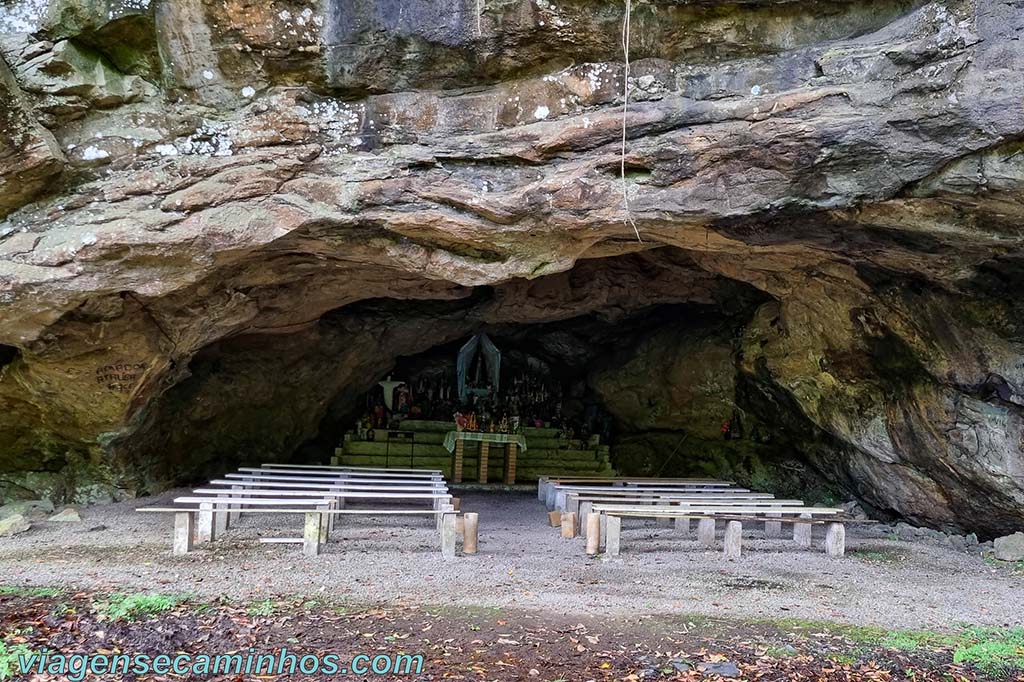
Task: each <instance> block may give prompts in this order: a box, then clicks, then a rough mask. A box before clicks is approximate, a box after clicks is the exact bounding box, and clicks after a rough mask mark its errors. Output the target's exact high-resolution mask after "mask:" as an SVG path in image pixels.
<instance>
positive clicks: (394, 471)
mask: <svg viewBox="0 0 1024 682" xmlns="http://www.w3.org/2000/svg"><path fill="white" fill-rule="evenodd" d="M261 468H263V469H325V470H329V471H344V472H347V473H351V474H354V475H359V474H362V473H372V474H375V475H381V476H391V475H394V476H407V477H409V478H421V477H422V478H431V477H434V476H443V474H444V472H442V471H441V470H440V469H398V468H385V467H353V466H336V465H332V464H273V463H267V464H263V465H262V466H261Z"/></svg>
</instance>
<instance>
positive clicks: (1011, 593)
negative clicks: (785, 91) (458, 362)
mask: <svg viewBox="0 0 1024 682" xmlns="http://www.w3.org/2000/svg"><path fill="white" fill-rule="evenodd" d="M175 494H180V491H172V492H170V493H168V494H166V495H165V496H162V497H161V498H149V499H145V500H138V501H134V502H131V503H120V504H114V505H105V506H100V507H94V508H89V509H85V510H83V511H82V512H81V515H82V519H83V520H82V522H81V523H63V524H58V523H54V522H43V523H39V524H36V526H34V527H33V529H32V530H30V531H28V532H27V533H24V534H21V535H17V536H15V537H14V538H8V539H3V540H0V583H2V584H3V585H5V586H7V587H6V588H5V589H6V590H7V596H2V597H0V617H2V618H3V630H4V632H8V633H9V632H10V631H13V630H25V628H26V625H28V626H29V630H31V631H33V632H35V633H36V634H35V635H31V634H26V635H22V637H23V638H24V639H25V641H26V643H27V644H26V645H31V646H33V647H34V648H38V647H39V646H42V645H43V644H44V643H45V642H47V641H49V642H50V646H51V647H54V646H59V647H60V648H61V650H62V651H64V650H68V647H71V649H74V647H76V646H79V647H80V646H85V647H86V648H88V647H95V646H98V645H99V644H100V642H98V641H93V639H97V638H96V637H92V636H91V635H89V634H88V632H89V628H93V629H96V630H99V631H101V632H102V635H103V636H102V637H99V638H98V639H99V640H110V642H107V643H106V644H104V646H115V645H116V646H118V647H120V648H121V649H126V648H129V649H130V648H132V647H134V648H135V649H138V648H139V647H142V648H147V647H148V648H154V647H157V645H158V644H159V643H158V642H156V639H160V638H163V643H162V644H160V645H161V646H173V647H176V648H177V649H180V650H184V651H189V650H191V649H189V647H195V646H199V644H197V642H198V640H195V637H197V636H198V635H199V633H206V636H207V640H203V641H206V642H207V643H206V644H205V645H203V646H207V647H212V648H214V649H224V648H225V647H227V648H229V649H235V648H237V647H238V646H240V644H239V643H238V642H243V643H244V642H245V641H252V642H257V643H261V644H263V645H265V646H270V645H273V644H274V643H275V642H276V643H277V645H278V646H280V645H281V644H282V643H283V642H285V641H290V640H296V641H298V642H301V643H302V645H304V646H307V647H312V648H318V647H319V648H325V647H326V648H330V649H331V650H332V651H337V652H338V653H343V652H357V651H359V650H360V649H359V647H362V648H363V649H366V648H369V647H370V645H371V644H372V645H373V646H374V647H382V646H386V645H388V643H389V642H390V645H391V646H397V645H400V646H401V647H403V648H404V650H413V649H417V650H418V651H420V652H422V653H424V654H425V655H426V656H427V657H428V659H429V660H430V665H428V668H429V670H426V669H425V670H426V672H425V674H424V676H422V677H415V676H413V678H412V679H440V678H442V677H446V678H453V679H474V680H475V679H479V680H486V679H538V680H557V679H562V680H591V679H593V680H601V679H646V678H652V679H657V678H665V677H671V678H678V679H689V678H690V677H687V676H691V677H692V676H696V677H701V676H702V675H703V676H708V675H710V676H712V677H714V675H713V674H712V672H709V671H704V672H701V671H699V670H697V668H696V666H697V665H698V664H703V665H704V666H705V667H706V666H707V665H709V664H715V663H718V662H723V661H724V662H726V663H729V664H735V665H736V666H737V668H738V671H739V672H738V673H737V675H738V677H739V679H751V680H753V679H766V680H772V679H829V680H831V679H837V680H838V679H851V680H859V679H883V680H884V679H916V680H923V679H1019V677H1020V676H1019V673H1017V672H1014V671H1012V670H1010V669H1007V670H1004V671H1002V672H999V673H998V674H996V673H993V672H992V671H991V670H989V671H987V672H984V671H982V672H979V671H978V670H976V669H974V668H972V667H971V666H970V665H961V664H958V663H954V660H953V659H954V657H955V655H956V654H955V651H954V649H955V647H954V646H953V645H952V644H951V643H950V642H951V640H947V639H944V638H943V636H942V633H951V632H954V631H957V630H959V629H962V627H963V626H966V625H969V626H983V627H986V628H995V629H999V628H1012V627H1014V626H1021V625H1024V575H1022V574H1021V573H1020V572H1019V569H1018V568H1016V567H1012V566H996V565H993V564H992V563H990V562H989V561H987V560H986V559H985V558H984V557H982V556H981V555H980V554H979V553H974V554H972V553H966V552H958V551H954V550H952V549H950V548H948V547H942V546H938V545H932V544H925V543H907V542H901V541H896V540H891V539H887V538H886V537H884V532H882V529H879V528H873V529H860V530H852V531H851V533H850V536H849V537H848V555H847V556H846V557H845V558H842V559H830V558H828V557H826V556H825V555H824V554H823V553H822V552H821V551H820V548H817V547H816V548H815V549H814V550H810V551H804V550H798V549H797V548H796V547H795V546H794V545H793V543H792V541H791V540H765V539H763V538H760V537H758V535H759V532H758V531H752V532H751V533H749V534H748V536H745V538H744V555H743V558H742V559H740V560H739V561H734V562H730V561H726V560H724V559H723V558H722V556H721V552H720V551H711V550H704V549H702V548H699V547H698V546H697V543H696V542H695V541H694V540H693V539H682V538H680V537H679V536H678V535H677V534H676V532H675V531H674V530H673V529H671V528H659V527H655V526H654V524H653V522H646V523H645V522H638V521H632V522H628V523H627V524H625V528H624V531H623V553H622V556H621V557H620V558H618V559H605V558H588V557H586V556H585V554H584V552H583V542H582V540H579V539H576V540H566V539H562V538H561V537H560V536H559V534H558V532H557V530H556V529H553V528H550V527H549V526H548V525H547V523H546V521H547V515H546V510H545V509H544V507H543V505H542V504H541V503H540V502H538V501H537V499H536V496H535V495H530V494H506V493H472V494H470V493H467V494H464V495H463V510H464V511H476V512H479V513H480V550H481V551H480V553H479V554H477V555H475V556H459V557H458V558H457V559H456V560H455V561H452V562H444V561H442V560H441V556H440V551H439V542H438V537H437V533H436V531H435V530H434V528H433V525H432V523H431V522H428V521H427V520H425V519H418V520H417V519H409V518H404V519H398V518H396V517H392V518H379V519H372V518H367V517H360V518H359V519H357V520H350V519H349V518H346V520H345V521H344V522H343V523H342V524H341V525H340V526H339V527H338V528H337V529H336V531H335V533H334V535H333V536H332V542H331V543H330V544H329V545H328V546H327V549H326V551H325V552H324V554H323V555H322V556H320V557H317V558H306V557H303V556H302V555H301V553H300V551H299V548H298V547H297V546H295V545H261V544H258V541H257V538H258V537H259V536H269V537H280V536H298V535H299V534H300V530H299V519H298V517H296V518H294V519H289V520H285V518H284V517H270V516H269V515H263V516H246V517H243V518H242V520H241V522H240V523H239V524H238V525H237V526H235V527H234V528H232V529H231V530H229V531H228V533H227V535H226V536H225V537H224V538H223V539H222V541H220V542H217V543H215V544H214V545H212V546H208V545H207V546H202V547H201V548H200V549H198V551H196V552H194V553H193V554H191V555H189V556H187V557H173V556H172V555H171V553H170V541H171V518H170V517H169V516H168V515H163V514H142V513H136V512H135V508H136V507H139V506H145V505H152V504H155V503H161V502H166V501H168V500H169V499H170V498H172V497H173V496H174V495H175ZM868 535H870V536H871V537H868ZM880 536H881V537H880ZM815 544H816V545H819V544H820V538H819V537H818V536H817V535H816V536H815ZM30 586H45V587H58V588H60V589H61V590H62V591H61V592H60V593H59V594H58V595H56V596H54V595H51V594H50V593H49V592H46V591H43V592H39V591H35V592H34V591H32V590H30V589H26V588H27V587H30ZM134 592H159V593H163V594H170V595H187V598H186V601H185V602H181V603H180V604H179V605H178V606H176V607H175V608H174V609H173V610H171V611H168V612H166V613H162V614H160V615H158V616H157V617H156V619H155V620H152V621H146V620H142V621H140V622H138V623H134V624H127V623H125V624H118V625H117V626H116V627H112V626H111V627H108V626H105V625H99V624H98V622H101V621H102V620H103V618H102V616H98V615H96V614H95V613H94V611H95V606H94V604H93V602H94V601H96V600H97V599H102V595H107V594H110V593H134ZM76 595H77V596H76ZM69 604H71V606H69ZM197 604H199V605H203V606H202V608H198V607H197V606H196V605H197ZM254 604H257V605H260V606H258V607H254V606H253V605H254ZM69 608H70V609H71V613H73V614H74V615H73V617H72V616H69V615H68V610H67V609H69ZM55 614H57V615H55ZM97 619H99V621H97ZM69 622H73V623H74V624H73V625H68V624H67V623H69ZM32 623H34V624H35V625H34V629H33V626H32ZM895 629H908V630H915V631H930V632H934V633H936V637H937V639H936V640H935V642H933V643H932V644H934V646H932V645H929V646H917V645H916V644H915V645H914V646H910V647H899V646H897V647H892V646H881V644H880V642H883V641H884V637H885V635H884V633H886V632H888V631H891V630H895ZM54 632H57V633H62V632H63V633H65V634H66V636H67V637H68V638H69V639H68V640H67V642H64V643H61V641H60V640H54V639H53V633H54ZM154 632H156V633H158V634H157V635H154V634H153V633H154ZM40 633H43V634H40ZM388 633H391V634H390V635H389V634H388ZM396 633H397V634H396ZM426 633H430V634H426ZM0 634H2V633H0ZM33 637H35V638H36V639H33ZM90 637H92V639H90ZM147 637H150V638H155V639H154V640H153V641H152V642H150V641H148V640H147ZM389 637H390V639H388V638H389ZM38 638H43V639H42V640H40V639H38ZM117 638H121V640H122V641H120V643H117V642H115V641H114V640H116V639H117ZM918 638H919V639H920V637H918ZM232 641H235V643H234V644H232V643H231V642H232ZM502 641H505V642H506V643H504V644H503V643H501V642H502ZM509 642H512V643H509ZM413 643H416V644H417V646H415V647H414V646H413ZM918 643H919V642H918ZM11 645H12V643H11V642H10V641H8V646H11ZM247 646H248V645H247ZM1022 646H1024V645H1022ZM177 649H176V650H177ZM780 652H781V653H780ZM1011 653H1012V652H1011ZM0 659H2V656H0ZM476 668H479V670H477V669H476ZM531 671H532V672H531ZM666 671H668V672H666ZM724 672H730V671H729V670H725V671H724ZM37 679H40V680H42V679H47V678H45V677H39V678H37ZM54 679H56V678H54ZM97 679H100V678H97ZM102 679H113V678H110V677H106V678H102ZM118 679H122V678H118ZM123 679H131V678H123ZM140 679H141V678H140ZM146 679H157V678H146ZM204 679H213V678H204ZM224 679H238V678H235V677H231V678H224ZM253 679H255V678H253ZM281 679H292V678H288V677H283V678H281ZM295 679H315V678H311V677H308V676H307V677H301V678H295ZM324 679H327V678H324ZM335 679H337V678H335ZM345 679H352V678H345ZM374 679H381V678H379V677H376V678H374ZM402 679H410V678H408V677H406V678H402Z"/></svg>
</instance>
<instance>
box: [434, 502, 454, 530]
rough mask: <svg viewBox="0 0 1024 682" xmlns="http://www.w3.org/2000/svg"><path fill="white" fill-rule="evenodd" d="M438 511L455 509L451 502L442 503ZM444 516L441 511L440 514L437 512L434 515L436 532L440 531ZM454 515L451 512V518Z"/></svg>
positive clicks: (452, 510)
mask: <svg viewBox="0 0 1024 682" xmlns="http://www.w3.org/2000/svg"><path fill="white" fill-rule="evenodd" d="M440 511H441V512H454V511H455V505H453V504H442V505H441V509H440ZM444 517H445V514H443V513H442V514H437V515H436V516H435V517H434V518H435V520H436V522H437V530H438V532H441V529H442V528H443V527H444ZM454 517H455V516H454V514H453V515H452V518H454Z"/></svg>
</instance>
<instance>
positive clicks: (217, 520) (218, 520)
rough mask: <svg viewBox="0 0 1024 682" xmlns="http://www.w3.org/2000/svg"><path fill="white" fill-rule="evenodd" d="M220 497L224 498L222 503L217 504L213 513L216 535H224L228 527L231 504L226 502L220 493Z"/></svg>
mask: <svg viewBox="0 0 1024 682" xmlns="http://www.w3.org/2000/svg"><path fill="white" fill-rule="evenodd" d="M219 497H220V498H221V499H224V502H223V503H218V504H217V511H215V512H214V513H213V522H214V530H215V531H216V535H217V537H220V536H222V535H224V533H225V531H227V529H228V514H229V510H230V509H231V505H230V504H229V503H228V502H227V499H226V498H225V497H224V496H223V495H221V496H219Z"/></svg>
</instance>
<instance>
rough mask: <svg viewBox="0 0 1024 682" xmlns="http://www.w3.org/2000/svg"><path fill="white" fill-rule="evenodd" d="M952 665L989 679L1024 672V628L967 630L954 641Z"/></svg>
mask: <svg viewBox="0 0 1024 682" xmlns="http://www.w3.org/2000/svg"><path fill="white" fill-rule="evenodd" d="M953 662H954V663H969V664H971V665H973V666H974V667H975V668H977V669H978V670H981V671H983V672H986V673H988V674H990V675H1002V674H1007V673H1010V672H1015V671H1019V670H1024V627H1014V628H967V629H965V630H964V631H963V632H961V633H960V635H959V637H958V638H957V644H956V649H955V650H954V651H953Z"/></svg>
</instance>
